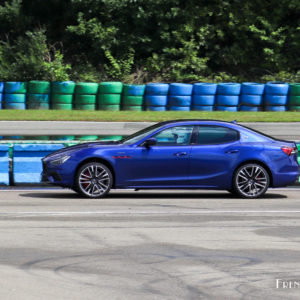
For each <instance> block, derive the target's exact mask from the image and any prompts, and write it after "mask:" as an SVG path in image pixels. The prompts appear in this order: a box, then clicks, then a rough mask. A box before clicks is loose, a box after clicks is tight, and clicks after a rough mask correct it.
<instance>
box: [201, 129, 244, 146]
mask: <svg viewBox="0 0 300 300" xmlns="http://www.w3.org/2000/svg"><path fill="white" fill-rule="evenodd" d="M238 139H239V134H238V132H237V131H235V130H233V129H230V128H227V127H221V126H199V134H198V138H197V144H198V145H211V144H223V143H230V142H233V141H236V140H238Z"/></svg>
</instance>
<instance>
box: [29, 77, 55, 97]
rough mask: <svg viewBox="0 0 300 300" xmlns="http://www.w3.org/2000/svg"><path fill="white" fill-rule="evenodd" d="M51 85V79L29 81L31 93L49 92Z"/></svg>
mask: <svg viewBox="0 0 300 300" xmlns="http://www.w3.org/2000/svg"><path fill="white" fill-rule="evenodd" d="M50 86H51V85H50V82H49V81H39V80H31V81H29V83H28V92H29V93H30V94H49V93H50Z"/></svg>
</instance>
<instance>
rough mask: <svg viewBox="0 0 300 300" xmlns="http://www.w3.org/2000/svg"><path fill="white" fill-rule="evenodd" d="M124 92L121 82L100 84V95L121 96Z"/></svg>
mask: <svg viewBox="0 0 300 300" xmlns="http://www.w3.org/2000/svg"><path fill="white" fill-rule="evenodd" d="M122 90H123V83H122V82H119V81H110V82H100V83H99V89H98V93H99V94H121V93H122Z"/></svg>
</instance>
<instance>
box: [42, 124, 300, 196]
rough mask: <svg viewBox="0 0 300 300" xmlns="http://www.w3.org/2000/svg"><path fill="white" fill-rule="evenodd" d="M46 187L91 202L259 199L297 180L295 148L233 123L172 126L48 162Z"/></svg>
mask: <svg viewBox="0 0 300 300" xmlns="http://www.w3.org/2000/svg"><path fill="white" fill-rule="evenodd" d="M42 162H43V172H42V181H44V182H48V183H52V184H54V185H58V186H61V187H66V188H71V189H73V190H74V191H75V192H77V193H79V194H81V195H82V196H84V197H88V198H101V197H104V196H105V195H107V194H108V193H109V191H110V190H111V189H136V190H139V189H215V190H227V191H229V192H231V193H233V194H236V195H238V196H239V197H243V198H258V197H261V196H263V195H264V194H265V192H266V191H267V189H268V188H269V187H273V188H276V187H283V186H287V185H290V184H293V183H294V182H295V181H296V180H297V178H298V176H299V165H298V162H297V147H296V144H295V143H294V142H290V141H285V140H278V139H275V138H273V137H270V136H268V135H265V134H263V133H260V132H257V131H254V130H252V129H250V128H247V127H245V126H242V125H239V124H237V123H236V122H235V121H234V122H223V121H215V120H174V121H167V122H162V123H158V124H155V125H153V126H150V127H148V128H145V129H143V130H141V131H138V132H136V133H134V134H132V135H130V136H128V137H126V138H124V139H123V140H121V141H112V142H93V143H84V144H79V145H75V146H71V147H67V148H64V149H61V150H59V151H56V152H53V153H51V154H50V155H48V156H46V157H44V158H43V160H42Z"/></svg>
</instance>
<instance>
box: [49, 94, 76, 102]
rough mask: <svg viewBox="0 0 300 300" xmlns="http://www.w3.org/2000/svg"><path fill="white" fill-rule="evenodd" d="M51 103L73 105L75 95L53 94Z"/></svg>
mask: <svg viewBox="0 0 300 300" xmlns="http://www.w3.org/2000/svg"><path fill="white" fill-rule="evenodd" d="M51 102H52V103H62V104H72V102H73V95H64V94H52V96H51Z"/></svg>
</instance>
